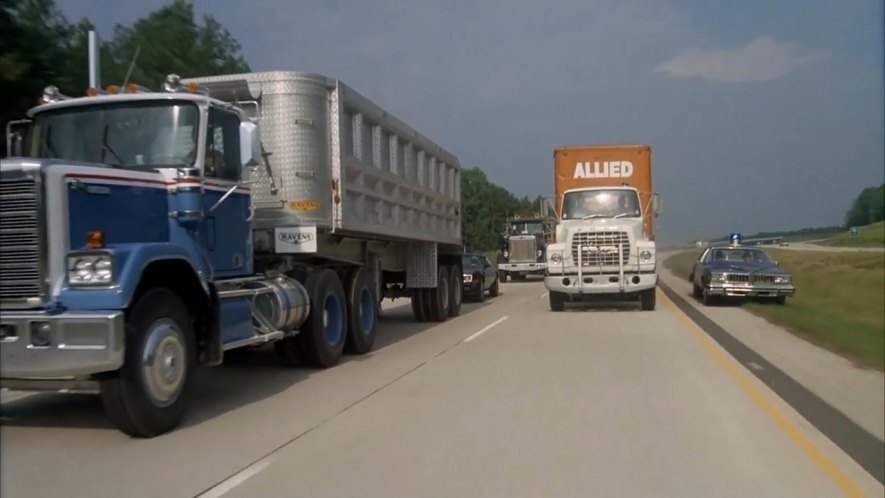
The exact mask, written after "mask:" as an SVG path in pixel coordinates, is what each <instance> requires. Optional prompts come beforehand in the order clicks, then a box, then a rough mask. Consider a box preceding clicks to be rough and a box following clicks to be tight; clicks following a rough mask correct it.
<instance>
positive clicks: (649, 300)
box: [639, 287, 658, 311]
mask: <svg viewBox="0 0 885 498" xmlns="http://www.w3.org/2000/svg"><path fill="white" fill-rule="evenodd" d="M656 290H657V289H655V288H654V287H652V288H651V289H648V290H644V291H642V293H641V294H640V295H639V305H640V306H641V307H642V311H654V309H655V301H656V299H657V296H658V293H657V292H656Z"/></svg>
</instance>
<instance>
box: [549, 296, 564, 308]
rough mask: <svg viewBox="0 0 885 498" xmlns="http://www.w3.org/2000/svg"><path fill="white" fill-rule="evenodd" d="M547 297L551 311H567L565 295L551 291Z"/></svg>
mask: <svg viewBox="0 0 885 498" xmlns="http://www.w3.org/2000/svg"><path fill="white" fill-rule="evenodd" d="M547 296H548V298H549V300H550V311H562V310H564V309H565V294H563V293H562V292H554V291H550V293H549V294H547Z"/></svg>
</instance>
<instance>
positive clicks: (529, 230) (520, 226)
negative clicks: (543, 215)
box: [510, 221, 544, 235]
mask: <svg viewBox="0 0 885 498" xmlns="http://www.w3.org/2000/svg"><path fill="white" fill-rule="evenodd" d="M543 231H544V225H543V224H542V223H541V222H539V221H531V222H517V223H511V224H510V233H511V235H534V234H536V233H542V232H543Z"/></svg>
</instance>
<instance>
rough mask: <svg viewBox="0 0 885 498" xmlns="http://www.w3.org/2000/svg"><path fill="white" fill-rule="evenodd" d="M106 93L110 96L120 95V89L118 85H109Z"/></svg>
mask: <svg viewBox="0 0 885 498" xmlns="http://www.w3.org/2000/svg"><path fill="white" fill-rule="evenodd" d="M105 91H106V92H108V95H117V94H118V93H120V87H118V86H117V85H108V87H107V88H105Z"/></svg>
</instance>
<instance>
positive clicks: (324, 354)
mask: <svg viewBox="0 0 885 498" xmlns="http://www.w3.org/2000/svg"><path fill="white" fill-rule="evenodd" d="M306 287H307V293H308V295H309V296H310V316H308V317H307V321H306V322H305V323H304V327H303V329H302V330H301V333H299V334H298V335H297V336H295V337H296V338H298V339H299V342H300V344H301V349H302V351H303V352H304V353H305V356H306V357H307V358H308V359H309V360H310V362H311V363H312V364H313V365H315V366H318V367H321V368H328V367H332V366H335V365H336V364H337V363H338V360H339V359H340V358H341V354H342V353H343V352H344V343H345V342H346V338H347V304H346V301H345V298H344V288H343V287H342V286H341V280H339V279H338V275H337V274H336V273H335V272H334V271H332V270H322V271H320V272H315V273H311V274H310V275H309V276H308V277H307V285H306Z"/></svg>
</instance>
